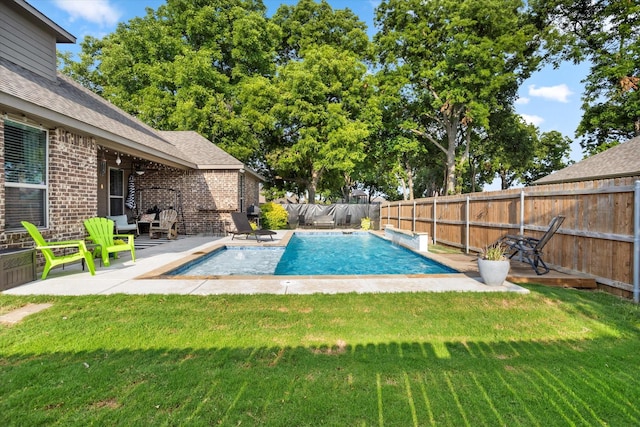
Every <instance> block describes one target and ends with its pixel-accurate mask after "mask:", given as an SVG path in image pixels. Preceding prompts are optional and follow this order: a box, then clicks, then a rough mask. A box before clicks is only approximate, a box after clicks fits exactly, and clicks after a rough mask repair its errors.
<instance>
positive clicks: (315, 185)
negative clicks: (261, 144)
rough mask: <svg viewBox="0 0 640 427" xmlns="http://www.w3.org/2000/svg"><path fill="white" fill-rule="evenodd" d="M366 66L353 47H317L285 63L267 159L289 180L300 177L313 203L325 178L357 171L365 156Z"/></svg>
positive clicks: (309, 200)
mask: <svg viewBox="0 0 640 427" xmlns="http://www.w3.org/2000/svg"><path fill="white" fill-rule="evenodd" d="M366 71H367V70H366V67H365V66H364V64H362V62H361V61H360V60H359V59H358V58H357V57H355V56H354V55H353V54H350V53H349V52H344V51H343V52H340V51H337V50H336V49H334V48H332V47H330V46H326V45H325V46H313V47H312V48H310V49H309V50H308V51H305V52H302V60H301V61H292V62H289V63H288V64H287V65H285V66H282V67H281V68H280V69H279V71H278V75H277V77H276V79H275V83H274V84H275V85H276V88H277V93H278V102H277V103H276V104H275V105H274V106H273V107H272V109H271V114H272V115H273V116H274V118H275V121H276V126H277V131H278V136H279V138H278V139H277V140H275V141H274V142H275V143H276V144H275V145H274V146H272V147H269V149H268V154H267V161H268V162H269V164H270V166H271V167H272V168H273V169H274V170H275V171H277V172H278V175H280V176H282V177H283V179H284V180H285V181H298V182H299V183H300V184H301V185H303V186H304V188H306V189H307V191H308V202H309V203H314V202H315V198H316V194H317V192H318V190H319V186H320V183H321V180H323V179H325V180H329V179H330V176H329V175H331V174H336V173H337V174H342V173H344V172H349V171H353V170H354V169H355V166H356V163H358V162H360V161H362V160H363V159H364V142H365V140H366V138H367V136H368V134H369V130H368V125H367V123H366V122H365V121H363V120H361V112H362V110H363V106H364V104H363V103H364V100H365V99H366V98H367V96H368V95H367V92H368V91H369V89H368V85H367V81H366Z"/></svg>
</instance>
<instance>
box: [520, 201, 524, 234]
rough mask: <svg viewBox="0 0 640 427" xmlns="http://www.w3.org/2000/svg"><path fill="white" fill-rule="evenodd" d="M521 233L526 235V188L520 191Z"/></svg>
mask: <svg viewBox="0 0 640 427" xmlns="http://www.w3.org/2000/svg"><path fill="white" fill-rule="evenodd" d="M520 235H521V236H524V190H522V191H520Z"/></svg>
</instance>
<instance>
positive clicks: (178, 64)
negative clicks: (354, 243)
mask: <svg viewBox="0 0 640 427" xmlns="http://www.w3.org/2000/svg"><path fill="white" fill-rule="evenodd" d="M265 13H266V8H265V7H264V5H263V3H262V1H261V0H168V1H167V3H166V4H165V5H162V6H160V7H159V8H158V9H157V10H156V11H154V10H152V9H147V14H146V15H145V16H144V17H139V18H134V19H132V20H130V21H129V22H127V23H124V24H120V25H118V27H117V29H116V31H115V32H113V33H111V34H109V35H107V36H105V37H104V38H103V39H101V40H97V39H93V38H87V39H85V41H84V42H83V43H82V54H81V61H80V62H79V63H75V64H70V63H67V64H66V65H65V67H64V68H63V72H66V73H67V74H69V75H71V76H72V77H74V78H76V79H77V80H79V81H80V82H81V83H83V84H85V85H86V86H87V87H89V88H90V89H92V90H95V91H97V92H98V93H99V94H100V95H102V96H103V97H105V98H106V99H108V100H109V101H111V102H112V103H114V104H115V105H117V106H119V107H120V108H122V109H123V110H125V111H127V112H129V113H131V114H133V115H135V116H137V117H138V118H139V119H141V120H142V121H144V122H146V123H148V124H149V125H151V126H153V127H155V128H157V129H162V130H195V131H198V132H200V133H201V134H202V135H204V136H205V137H207V138H208V139H210V140H215V142H216V143H218V144H219V145H221V147H222V148H224V149H226V150H227V151H228V152H229V153H230V154H232V155H234V156H236V157H238V158H239V159H240V160H243V161H250V160H252V156H253V153H255V152H258V151H259V147H258V144H257V142H256V138H255V137H252V136H253V135H255V131H254V130H253V129H252V126H251V125H252V123H249V122H248V121H247V120H245V119H244V118H243V117H239V110H240V104H239V102H238V100H237V90H238V89H239V88H240V87H241V85H242V84H246V85H250V84H255V82H252V83H244V80H245V79H250V78H253V77H271V76H272V75H273V74H274V72H275V54H276V50H275V48H276V45H277V42H278V40H279V39H280V33H279V28H278V26H277V25H275V24H273V23H271V22H270V21H269V20H268V19H267V18H266V17H265Z"/></svg>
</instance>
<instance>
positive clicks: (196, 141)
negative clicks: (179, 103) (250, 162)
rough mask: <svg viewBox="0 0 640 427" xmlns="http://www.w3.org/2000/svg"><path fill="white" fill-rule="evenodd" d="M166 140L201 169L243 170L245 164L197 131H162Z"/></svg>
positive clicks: (161, 133)
mask: <svg viewBox="0 0 640 427" xmlns="http://www.w3.org/2000/svg"><path fill="white" fill-rule="evenodd" d="M159 133H160V135H162V136H163V137H164V138H165V139H166V140H168V141H171V142H172V143H173V144H174V145H175V146H176V147H177V148H178V149H179V150H180V151H181V152H182V153H183V154H184V157H185V159H186V160H189V161H191V162H193V163H195V164H197V165H198V168H199V169H218V168H221V167H232V168H234V169H235V168H242V167H243V166H244V164H243V163H242V162H241V161H240V160H238V159H236V158H235V157H233V156H232V155H230V154H229V153H227V152H226V151H224V150H222V149H221V148H219V147H218V146H217V145H215V144H213V143H211V142H210V141H209V140H207V139H206V138H204V137H203V136H202V135H200V134H199V133H198V132H195V131H160V132H159Z"/></svg>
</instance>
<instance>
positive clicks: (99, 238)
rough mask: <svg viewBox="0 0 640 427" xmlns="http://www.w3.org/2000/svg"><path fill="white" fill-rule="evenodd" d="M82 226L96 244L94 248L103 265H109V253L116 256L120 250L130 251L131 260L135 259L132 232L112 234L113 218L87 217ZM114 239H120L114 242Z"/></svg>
mask: <svg viewBox="0 0 640 427" xmlns="http://www.w3.org/2000/svg"><path fill="white" fill-rule="evenodd" d="M84 226H85V228H86V229H87V231H88V232H89V239H90V240H92V241H93V243H95V244H96V245H97V247H96V249H95V250H96V251H99V252H100V256H101V257H102V263H103V264H104V265H106V266H108V265H109V254H113V255H114V257H115V258H117V257H118V252H122V251H131V260H132V261H135V260H136V250H135V246H134V236H133V234H114V233H113V226H114V222H113V220H111V219H108V218H97V217H96V218H89V219H85V220H84ZM116 239H118V240H121V242H116ZM125 240H126V241H125ZM94 255H95V254H94Z"/></svg>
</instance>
